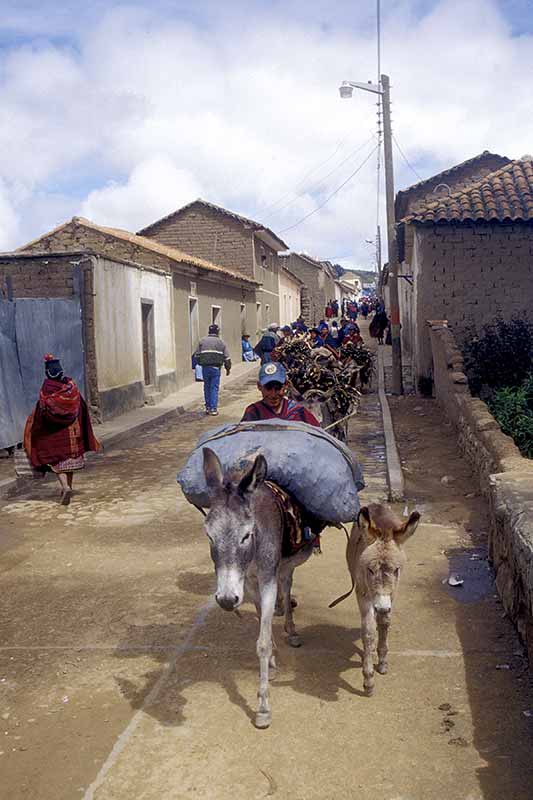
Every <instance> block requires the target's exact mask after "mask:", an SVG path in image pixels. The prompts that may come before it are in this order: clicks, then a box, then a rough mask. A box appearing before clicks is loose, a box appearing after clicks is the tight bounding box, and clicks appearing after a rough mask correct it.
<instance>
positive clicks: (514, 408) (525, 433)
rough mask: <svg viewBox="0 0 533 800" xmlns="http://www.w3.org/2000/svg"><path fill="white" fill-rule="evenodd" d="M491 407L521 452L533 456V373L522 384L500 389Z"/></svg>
mask: <svg viewBox="0 0 533 800" xmlns="http://www.w3.org/2000/svg"><path fill="white" fill-rule="evenodd" d="M489 408H490V410H491V411H492V413H493V414H494V417H495V418H496V420H497V421H498V424H499V425H500V427H501V429H502V431H503V432H504V433H506V434H507V435H508V436H512V437H513V439H514V441H515V443H516V445H517V447H518V448H519V449H520V451H521V453H523V455H525V456H527V457H528V458H533V374H532V373H530V374H529V376H528V377H527V378H526V380H525V381H524V382H523V383H522V385H521V386H518V387H517V386H513V387H509V386H508V387H505V388H503V389H498V390H497V391H496V392H495V393H494V396H493V397H492V399H491V400H490V401H489Z"/></svg>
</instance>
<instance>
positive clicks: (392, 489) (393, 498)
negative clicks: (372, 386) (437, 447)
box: [378, 348, 405, 503]
mask: <svg viewBox="0 0 533 800" xmlns="http://www.w3.org/2000/svg"><path fill="white" fill-rule="evenodd" d="M378 397H379V403H380V405H381V418H382V420H383V432H384V434H385V455H386V461H387V483H388V485H389V501H390V502H391V503H398V502H400V501H401V500H403V499H404V497H405V486H404V480H403V472H402V465H401V463H400V456H399V454H398V448H397V446H396V438H395V436H394V428H393V425H392V417H391V413H390V408H389V402H388V400H387V395H386V394H385V366H384V363H383V350H382V349H381V348H378Z"/></svg>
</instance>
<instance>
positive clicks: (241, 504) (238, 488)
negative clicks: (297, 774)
mask: <svg viewBox="0 0 533 800" xmlns="http://www.w3.org/2000/svg"><path fill="white" fill-rule="evenodd" d="M203 454H204V474H205V479H206V482H207V487H208V489H209V493H210V496H211V508H210V510H209V513H208V515H207V517H206V518H205V522H204V526H205V531H206V533H207V537H208V539H209V543H210V546H211V558H212V559H213V562H214V564H215V571H216V576H217V589H216V595H215V599H216V601H217V603H218V604H219V606H220V607H221V608H223V609H225V610H226V611H236V610H237V608H238V607H239V606H240V605H241V603H242V602H243V600H244V597H245V593H249V594H251V598H252V600H253V601H254V603H255V607H256V610H257V614H258V616H259V619H260V629H259V638H258V640H257V655H258V657H259V674H260V677H259V691H258V694H257V696H258V699H259V708H258V710H257V713H256V717H255V724H256V727H258V728H268V726H269V725H270V723H271V721H272V714H271V710H270V698H269V689H268V674H269V668H270V667H273V668H274V667H275V666H276V663H275V659H274V656H273V653H272V649H273V641H272V617H273V614H274V609H275V605H276V597H277V591H278V579H279V583H280V586H281V589H282V592H283V601H284V608H285V630H286V632H287V633H288V635H289V644H290V645H292V646H293V647H298V646H299V645H300V643H301V642H300V639H299V637H298V634H297V633H296V629H295V627H294V620H293V608H292V603H291V600H290V594H291V586H292V576H293V572H294V570H295V568H296V567H297V566H298V565H299V564H303V563H304V561H307V559H308V558H309V556H310V555H311V553H312V552H313V545H312V544H311V543H310V544H309V545H306V546H304V547H303V548H302V549H301V550H299V551H298V553H296V555H293V556H290V557H288V558H282V555H281V546H282V538H283V525H284V523H283V518H282V513H281V511H280V508H279V506H278V503H277V502H276V499H275V497H274V495H273V493H272V491H271V490H270V489H269V487H268V485H267V484H266V483H265V478H266V474H267V462H266V459H265V458H264V456H262V455H258V456H257V457H256V459H255V461H254V462H253V463H252V464H251V465H250V466H249V467H248V468H247V469H245V470H243V471H241V472H239V473H233V472H230V473H228V474H226V475H225V474H224V473H223V470H222V465H221V463H220V461H219V459H218V457H217V455H216V454H215V453H214V452H213V451H212V450H210V449H209V448H208V447H204V450H203Z"/></svg>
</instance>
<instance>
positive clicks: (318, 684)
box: [0, 378, 533, 800]
mask: <svg viewBox="0 0 533 800" xmlns="http://www.w3.org/2000/svg"><path fill="white" fill-rule="evenodd" d="M255 398H256V390H255V386H254V378H249V379H247V382H246V383H245V384H243V385H242V386H241V387H238V388H235V387H232V389H231V392H227V393H226V394H225V396H224V399H223V402H222V405H221V415H220V417H218V418H217V419H213V418H205V417H204V416H203V415H201V414H200V413H197V412H189V413H187V414H185V415H183V416H181V417H179V418H175V419H174V420H172V421H168V422H166V423H163V424H160V425H159V426H157V427H155V428H153V429H152V430H150V431H145V432H144V433H141V434H138V435H136V436H135V437H132V439H131V440H130V441H127V442H125V443H121V445H120V446H119V447H117V448H115V449H110V450H109V452H107V453H106V454H105V456H103V457H100V458H98V459H95V460H94V461H92V462H91V464H90V466H89V467H88V468H87V469H86V470H84V471H83V473H82V474H81V475H80V476H77V477H76V482H75V489H76V490H77V491H76V494H75V496H74V498H73V501H72V504H71V505H70V507H68V508H63V507H61V506H60V505H58V504H57V494H58V492H57V487H56V484H55V483H54V482H52V481H47V482H46V483H43V484H42V485H40V484H38V483H36V484H30V485H29V486H28V488H27V489H26V490H25V491H24V492H23V493H21V494H19V495H18V496H16V497H12V498H10V499H8V500H5V501H2V503H1V504H0V520H1V521H0V529H1V533H0V592H1V596H2V604H1V607H0V776H1V777H0V787H1V789H0V796H1V797H2V798H6V800H18V798H32V800H33V799H35V800H71V799H72V798H96V799H97V800H111V799H112V800H126V799H127V800H132V798H135V800H178V799H179V800H181V798H198V799H199V798H206V799H207V800H256V799H257V800H259V798H266V797H276V798H279V800H285V798H287V800H288V798H291V800H333V799H335V800H348V798H350V800H351V798H359V799H361V800H370V798H372V800H428V798H431V799H433V798H435V800H440V799H441V798H442V800H445V799H446V800H467V799H468V800H503V798H512V799H513V800H528V799H530V798H531V797H532V796H533V790H532V788H531V787H532V785H533V784H532V779H533V761H532V758H531V754H532V743H533V696H532V694H531V689H530V686H529V682H528V677H527V673H526V664H525V661H524V659H523V655H522V649H521V647H520V644H519V642H518V640H517V638H516V636H515V634H514V631H513V629H512V627H511V625H510V623H509V622H508V620H507V619H506V618H505V617H504V615H503V612H502V607H501V605H500V603H499V601H498V599H497V597H496V593H495V590H494V587H493V585H492V583H491V574H490V570H489V567H488V564H487V561H486V559H485V540H486V515H485V506H484V500H483V498H481V497H479V496H478V495H477V493H476V487H475V485H474V482H473V480H472V478H471V477H470V474H469V472H468V469H467V468H466V466H465V465H464V464H463V462H462V459H461V456H460V453H459V451H458V449H457V446H456V444H455V442H454V440H453V437H452V433H451V429H449V428H447V427H446V426H445V425H444V424H443V421H442V414H441V412H440V411H439V409H438V408H437V407H436V404H435V403H434V401H432V400H420V399H419V398H414V397H412V398H405V399H402V400H396V401H395V402H394V403H392V413H393V419H394V424H395V429H396V434H397V437H398V444H399V450H400V456H401V458H402V461H403V465H404V470H405V472H404V474H405V478H406V487H407V492H408V501H407V505H408V507H409V510H410V509H412V508H415V507H418V508H419V510H420V511H421V513H422V524H421V525H420V527H419V529H418V531H417V533H416V534H415V536H414V538H413V539H412V540H411V542H410V543H409V544H408V545H407V552H408V556H409V563H408V566H407V570H406V573H405V574H404V575H403V577H402V584H401V587H400V594H399V597H398V600H397V603H396V606H395V609H394V613H393V627H392V631H391V642H390V645H391V654H390V671H389V674H388V675H386V676H379V675H378V676H377V680H376V691H375V695H374V696H373V697H371V698H368V697H366V696H364V693H363V691H362V673H361V658H360V656H361V649H360V647H361V642H360V639H359V620H358V614H357V611H356V604H355V601H354V599H353V598H349V599H348V600H347V601H345V602H344V603H342V604H340V605H339V606H337V607H336V608H335V609H333V610H330V609H328V603H329V602H330V601H331V600H333V599H334V598H335V597H336V596H337V595H339V594H341V593H342V592H344V591H346V590H347V589H348V588H349V578H348V573H347V571H346V568H345V565H344V547H345V539H344V534H343V533H342V532H341V531H338V530H335V529H332V530H328V531H327V532H326V533H325V534H324V536H323V553H322V555H319V556H316V557H313V558H312V559H311V560H310V562H308V563H307V564H306V565H304V566H303V567H301V568H300V569H299V570H297V572H296V580H295V584H296V586H295V593H296V594H297V596H298V599H299V603H300V605H299V607H298V609H297V611H296V623H297V626H298V628H299V631H300V633H301V635H302V638H303V640H304V645H303V646H302V647H301V648H300V649H298V650H295V649H291V648H289V647H288V646H287V644H286V641H285V637H284V634H283V632H282V621H281V620H280V619H276V621H275V627H276V631H277V634H276V639H277V644H278V662H279V664H280V667H281V669H280V671H279V674H278V675H277V677H276V678H275V680H274V681H273V682H272V707H273V723H272V726H271V728H270V729H268V730H266V731H258V730H256V729H255V728H254V726H253V724H252V720H253V717H254V710H255V703H256V690H257V659H256V656H255V639H256V632H257V624H256V620H255V617H254V613H253V612H252V608H251V607H250V606H245V607H244V608H243V610H242V618H240V619H239V618H237V617H236V616H235V615H233V614H228V613H226V612H223V611H221V610H220V609H219V608H217V607H216V606H214V605H213V602H212V601H211V599H210V597H211V593H212V589H213V574H212V565H211V562H210V558H209V551H208V547H207V541H206V539H205V535H204V534H203V531H202V518H201V516H200V514H199V513H198V512H197V511H196V510H195V509H194V508H192V507H191V506H189V505H188V504H187V503H186V502H185V501H184V499H183V498H182V497H181V495H180V492H179V491H178V488H177V485H176V482H175V473H176V471H177V469H178V468H179V466H180V465H181V464H182V463H183V461H184V459H185V458H186V456H187V454H188V453H189V451H190V450H191V448H192V447H193V445H194V443H195V442H196V440H197V439H198V437H199V436H200V434H201V433H203V432H204V431H205V430H207V429H209V428H210V427H214V425H215V424H217V425H218V424H220V423H222V422H224V421H227V420H228V421H229V420H236V419H237V418H239V416H240V413H241V412H242V409H243V407H244V406H245V405H246V404H247V403H249V402H251V400H252V399H255ZM350 437H351V438H350V444H351V446H352V447H353V448H354V450H355V451H356V452H357V453H358V454H359V455H360V457H361V460H362V461H363V462H364V468H365V473H366V476H367V479H368V489H367V490H366V491H365V492H363V493H362V501H363V502H370V501H373V500H376V499H381V498H383V497H384V496H385V494H386V484H385V471H384V446H383V437H382V432H381V428H380V417H379V405H378V402H377V397H376V395H375V394H374V393H372V394H370V395H368V396H366V397H365V398H363V403H362V407H361V415H360V416H359V417H356V418H355V419H354V420H353V421H352V423H351V426H350ZM325 466H326V465H325ZM443 476H448V478H449V480H448V482H445V483H444V484H443V483H442V482H441V478H442V477H443ZM397 510H398V513H400V514H402V512H403V511H404V506H403V504H402V505H401V506H400V507H399V508H398V509H397ZM450 573H453V574H455V573H459V574H460V575H461V577H462V578H464V581H465V583H464V585H463V586H461V587H451V586H448V584H447V578H448V576H449V574H450Z"/></svg>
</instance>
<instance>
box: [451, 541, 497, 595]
mask: <svg viewBox="0 0 533 800" xmlns="http://www.w3.org/2000/svg"><path fill="white" fill-rule="evenodd" d="M446 555H447V557H448V564H449V576H451V575H453V576H458V577H459V578H460V579H461V580H463V581H464V583H463V584H462V585H461V586H450V585H449V584H448V581H446V583H445V584H444V586H445V589H446V591H447V592H448V594H449V595H450V596H451V597H453V598H454V600H457V601H458V602H459V603H479V601H480V600H483V598H485V597H487V596H488V595H491V594H494V575H493V572H492V569H491V567H490V564H489V562H488V558H487V550H486V548H484V547H471V548H468V549H466V550H465V549H464V548H460V549H453V550H448V551H447V552H446Z"/></svg>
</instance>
